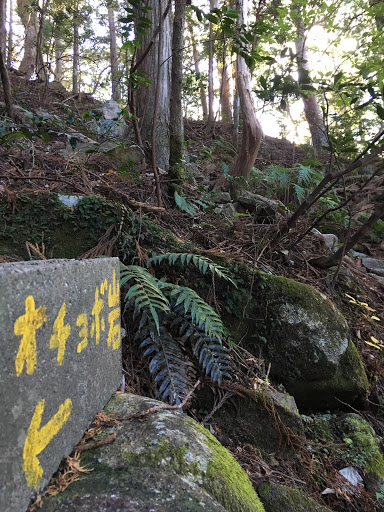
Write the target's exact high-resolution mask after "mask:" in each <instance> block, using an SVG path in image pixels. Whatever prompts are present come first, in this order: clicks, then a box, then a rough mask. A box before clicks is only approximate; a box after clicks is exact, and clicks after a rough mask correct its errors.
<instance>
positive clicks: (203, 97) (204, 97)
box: [189, 24, 208, 119]
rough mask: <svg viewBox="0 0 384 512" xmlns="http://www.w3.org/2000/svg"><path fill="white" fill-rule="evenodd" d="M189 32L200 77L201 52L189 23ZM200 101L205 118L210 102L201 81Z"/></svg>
mask: <svg viewBox="0 0 384 512" xmlns="http://www.w3.org/2000/svg"><path fill="white" fill-rule="evenodd" d="M189 32H190V35H191V42H192V53H193V62H194V66H195V73H196V75H197V76H198V77H200V57H199V53H198V51H197V47H196V40H195V36H194V34H193V27H192V25H191V24H190V25H189ZM199 89H200V101H201V108H202V110H203V119H207V118H208V104H207V95H206V93H205V88H204V85H203V84H202V83H201V82H200V88H199Z"/></svg>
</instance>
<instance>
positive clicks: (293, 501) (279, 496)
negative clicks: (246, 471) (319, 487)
mask: <svg viewBox="0 0 384 512" xmlns="http://www.w3.org/2000/svg"><path fill="white" fill-rule="evenodd" d="M257 491H258V493H259V496H260V499H261V501H262V502H263V505H264V508H265V510H266V512H331V511H330V509H329V508H327V507H324V506H323V505H320V503H317V501H315V500H313V499H312V498H309V497H308V496H306V495H305V494H304V493H303V492H301V491H300V490H299V489H292V488H291V487H287V486H286V485H280V484H276V483H272V482H263V483H262V484H260V485H259V486H258V488H257Z"/></svg>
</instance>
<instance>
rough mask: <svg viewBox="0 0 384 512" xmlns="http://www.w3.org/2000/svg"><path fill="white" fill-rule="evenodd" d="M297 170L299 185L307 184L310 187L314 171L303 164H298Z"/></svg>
mask: <svg viewBox="0 0 384 512" xmlns="http://www.w3.org/2000/svg"><path fill="white" fill-rule="evenodd" d="M296 169H297V171H298V175H297V183H298V184H299V185H301V184H302V183H305V184H306V185H309V183H310V182H311V179H312V173H313V170H312V169H311V167H309V166H308V165H303V164H297V166H296Z"/></svg>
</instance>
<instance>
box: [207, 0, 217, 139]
mask: <svg viewBox="0 0 384 512" xmlns="http://www.w3.org/2000/svg"><path fill="white" fill-rule="evenodd" d="M209 4H210V9H211V10H212V9H214V8H215V7H216V5H217V0H210V2H209ZM213 38H214V33H213V26H212V23H211V22H210V23H209V42H208V120H207V131H211V130H212V129H213V123H214V120H215V116H214V112H213V101H214V84H213Z"/></svg>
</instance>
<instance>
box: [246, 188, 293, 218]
mask: <svg viewBox="0 0 384 512" xmlns="http://www.w3.org/2000/svg"><path fill="white" fill-rule="evenodd" d="M237 201H238V203H239V204H240V205H241V206H242V207H243V208H245V209H246V210H248V211H249V212H251V213H253V212H255V213H256V219H258V220H260V221H267V222H273V221H274V219H276V217H281V216H282V215H283V214H284V212H285V210H286V208H285V206H284V205H283V203H281V202H280V201H275V200H274V199H269V198H268V197H263V196H260V195H258V194H252V192H249V191H248V190H244V191H243V192H242V193H241V194H240V195H239V196H238V197H237Z"/></svg>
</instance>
